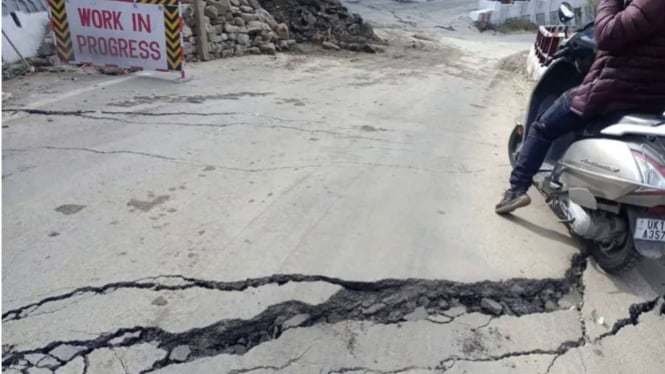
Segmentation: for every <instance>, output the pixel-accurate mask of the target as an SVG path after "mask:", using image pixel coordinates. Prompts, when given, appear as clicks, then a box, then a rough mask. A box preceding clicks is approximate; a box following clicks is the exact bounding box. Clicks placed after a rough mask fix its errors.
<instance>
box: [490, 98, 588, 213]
mask: <svg viewBox="0 0 665 374" xmlns="http://www.w3.org/2000/svg"><path fill="white" fill-rule="evenodd" d="M571 103H572V95H571V91H568V92H566V93H564V94H563V95H561V96H560V97H559V98H558V99H557V100H556V101H555V102H554V104H552V106H550V107H549V108H548V109H547V110H546V111H545V113H543V115H542V116H541V117H540V118H539V119H538V120H537V121H536V122H534V124H533V126H531V129H530V130H529V133H528V134H527V137H526V139H525V141H524V144H523V145H522V149H521V151H520V154H519V157H518V159H517V163H516V164H515V167H514V168H513V172H512V173H511V175H510V189H509V190H508V191H506V193H505V194H504V197H503V199H502V200H501V202H499V204H497V206H496V212H497V213H510V212H512V211H513V210H515V209H517V208H521V207H523V206H526V205H529V204H530V203H531V199H530V198H529V196H528V195H527V194H526V192H527V190H528V189H529V187H530V186H531V183H532V179H533V176H534V175H535V174H536V173H537V172H538V170H540V167H541V165H542V164H543V161H544V160H545V157H546V156H547V152H548V151H549V149H550V146H551V145H552V142H553V141H554V140H556V139H557V138H558V137H560V136H562V135H565V134H567V133H569V132H571V131H574V130H575V129H578V128H580V127H581V126H583V125H584V122H585V121H584V119H583V118H582V117H580V116H579V115H577V114H575V113H573V112H572V111H571V110H570V108H571Z"/></svg>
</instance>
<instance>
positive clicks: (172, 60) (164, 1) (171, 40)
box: [47, 0, 185, 76]
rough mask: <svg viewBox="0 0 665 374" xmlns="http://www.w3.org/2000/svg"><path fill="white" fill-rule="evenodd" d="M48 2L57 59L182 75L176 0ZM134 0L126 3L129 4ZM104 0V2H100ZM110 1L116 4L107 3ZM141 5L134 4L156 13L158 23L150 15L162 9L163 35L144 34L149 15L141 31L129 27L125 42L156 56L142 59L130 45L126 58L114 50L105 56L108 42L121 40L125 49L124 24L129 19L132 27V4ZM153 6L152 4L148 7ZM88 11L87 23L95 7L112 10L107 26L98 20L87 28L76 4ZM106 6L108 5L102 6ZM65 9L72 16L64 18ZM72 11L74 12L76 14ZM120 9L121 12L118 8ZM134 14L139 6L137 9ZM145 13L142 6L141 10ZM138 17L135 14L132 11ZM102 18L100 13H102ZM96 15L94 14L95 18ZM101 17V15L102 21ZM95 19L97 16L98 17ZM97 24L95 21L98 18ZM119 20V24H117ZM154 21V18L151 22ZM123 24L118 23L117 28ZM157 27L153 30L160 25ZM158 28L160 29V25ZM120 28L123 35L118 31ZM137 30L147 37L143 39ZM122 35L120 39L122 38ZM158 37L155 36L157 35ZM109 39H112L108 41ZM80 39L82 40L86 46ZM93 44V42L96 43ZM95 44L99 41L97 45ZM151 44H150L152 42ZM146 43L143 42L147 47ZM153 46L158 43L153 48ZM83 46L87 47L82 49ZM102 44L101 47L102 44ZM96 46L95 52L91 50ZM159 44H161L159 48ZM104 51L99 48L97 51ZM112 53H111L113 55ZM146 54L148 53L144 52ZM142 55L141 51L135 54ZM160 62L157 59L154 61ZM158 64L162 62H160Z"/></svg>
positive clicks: (111, 47) (182, 55)
mask: <svg viewBox="0 0 665 374" xmlns="http://www.w3.org/2000/svg"><path fill="white" fill-rule="evenodd" d="M47 1H48V4H49V7H50V19H51V29H52V31H53V35H54V39H55V44H56V49H57V54H58V57H59V59H60V60H61V61H62V62H65V63H67V62H71V63H76V64H94V65H110V66H123V67H130V68H139V69H143V68H147V69H151V70H158V71H179V72H181V73H182V74H183V76H184V65H185V52H184V48H183V40H182V30H183V20H182V15H181V12H182V8H181V4H180V2H179V1H178V0H47ZM120 3H129V4H128V5H129V6H130V7H133V8H132V10H129V11H127V10H126V7H124V6H120ZM132 3H133V4H134V5H131V4H132ZM104 4H106V5H104ZM112 4H116V5H112ZM136 4H141V5H139V7H149V8H150V9H151V10H150V12H149V13H150V14H152V16H153V21H154V17H158V18H160V19H159V20H158V22H159V23H161V22H162V20H161V18H162V17H161V16H155V14H158V15H160V14H163V24H164V36H163V39H162V37H161V36H159V32H158V33H157V34H155V33H154V31H153V33H152V34H150V35H148V34H145V32H148V33H150V30H155V28H154V27H150V26H149V25H150V19H149V18H147V19H146V18H143V20H144V21H145V20H147V25H148V27H147V30H146V29H140V28H139V29H138V30H137V29H136V28H134V29H133V31H134V33H132V34H131V36H129V38H130V39H132V40H131V43H134V44H133V45H134V46H136V45H138V46H139V48H140V50H139V51H140V53H145V54H146V56H148V55H149V54H150V53H156V54H157V56H162V57H161V58H160V57H154V61H153V63H152V64H145V63H144V62H143V60H140V59H138V55H136V54H135V51H136V50H137V49H136V48H135V47H131V48H133V49H132V50H131V58H129V57H130V56H128V55H127V54H126V57H127V59H124V60H123V59H120V58H119V57H118V56H119V54H118V53H115V54H112V56H109V53H110V52H109V51H111V50H113V51H117V48H118V47H117V45H115V44H114V45H112V44H113V43H116V42H118V41H120V42H121V43H124V47H125V49H124V50H129V49H127V48H129V47H127V46H128V45H130V44H128V43H129V42H127V41H126V40H127V39H126V38H128V36H126V35H127V32H129V31H131V30H128V28H131V27H132V26H128V25H129V24H131V25H133V26H134V27H135V26H136V25H135V24H133V23H132V22H133V21H134V15H135V14H137V13H136V12H137V11H136V9H137V5H136ZM153 6H154V7H155V8H152V7H153ZM82 8H83V9H84V10H88V11H89V12H88V14H90V12H92V13H93V14H92V17H93V18H92V22H93V23H94V21H95V18H94V16H95V14H94V13H95V12H100V11H101V12H106V15H109V14H114V15H115V16H114V18H113V21H110V20H108V22H109V23H108V25H107V24H106V23H104V25H103V26H100V25H96V26H95V28H96V30H92V28H91V27H90V22H91V21H90V19H91V18H89V17H88V18H87V19H86V21H87V24H85V23H84V18H85V17H83V16H82V15H81V14H82V12H81V9H82ZM104 9H109V10H104ZM68 10H69V12H70V13H71V14H70V15H69V17H78V18H70V19H68V14H67V12H68ZM77 11H78V13H77ZM121 12H122V17H121V15H120V13H121ZM138 12H139V13H140V12H141V11H140V10H138ZM143 12H144V13H145V12H146V10H145V9H144V10H143ZM138 15H139V16H140V14H138ZM104 17H106V16H104ZM100 19H101V18H100V17H99V16H98V17H97V20H100ZM103 21H104V22H107V19H106V18H105V19H104V20H103ZM100 22H101V21H100ZM98 23H99V22H98ZM123 25H124V26H123ZM152 25H154V22H153V23H152ZM123 27H124V28H123ZM160 29H161V27H160V28H158V29H157V30H160ZM160 31H161V30H160ZM123 32H124V33H125V34H123ZM141 35H145V36H146V37H148V36H149V37H148V38H147V39H145V38H144V37H142V36H141ZM123 38H124V40H121V39H123ZM160 39H161V40H160ZM112 42H113V43H112ZM86 43H88V44H87V45H86ZM94 43H97V45H96V47H95V45H94ZM100 43H101V44H100ZM153 44H154V47H153ZM147 46H149V47H147ZM158 46H159V47H158ZM84 47H87V49H85V48H84ZM102 47H103V48H102ZM93 48H98V49H99V53H100V54H97V52H98V51H97V49H95V50H94V52H93ZM120 48H121V49H122V47H120ZM162 48H164V49H162ZM102 49H103V50H104V51H103V52H102V51H101V50H102ZM113 56H115V57H113ZM150 56H153V55H152V54H150ZM141 57H143V56H141ZM160 61H161V62H160ZM142 64H143V65H144V66H131V65H142ZM162 64H163V66H162Z"/></svg>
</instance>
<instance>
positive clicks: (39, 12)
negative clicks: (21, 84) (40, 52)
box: [2, 0, 48, 63]
mask: <svg viewBox="0 0 665 374" xmlns="http://www.w3.org/2000/svg"><path fill="white" fill-rule="evenodd" d="M47 24H48V5H47V4H46V1H45V0H2V31H3V33H4V34H6V35H7V36H6V37H5V35H3V36H2V61H3V62H8V63H11V62H16V61H19V60H20V58H19V56H18V54H17V53H16V51H15V50H14V48H13V47H12V46H11V44H9V41H8V40H7V38H9V39H10V40H11V41H12V42H13V43H14V46H15V47H16V48H17V49H18V50H19V52H20V53H21V54H22V55H23V57H26V58H27V57H34V56H36V55H37V49H38V48H39V45H40V44H41V42H42V40H43V39H44V28H45V27H46V25H47Z"/></svg>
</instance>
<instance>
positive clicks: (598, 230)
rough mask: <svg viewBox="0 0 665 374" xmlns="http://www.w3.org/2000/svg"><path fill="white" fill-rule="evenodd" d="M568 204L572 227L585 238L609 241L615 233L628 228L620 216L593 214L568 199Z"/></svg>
mask: <svg viewBox="0 0 665 374" xmlns="http://www.w3.org/2000/svg"><path fill="white" fill-rule="evenodd" d="M566 205H567V207H566V212H567V215H568V218H569V219H570V223H569V225H570V228H571V229H572V230H573V231H574V232H575V233H576V234H577V235H579V236H581V237H583V238H585V239H589V240H594V241H599V242H608V241H610V240H612V238H613V237H614V236H615V233H617V232H622V231H625V230H626V223H625V222H624V220H622V219H621V218H619V217H616V216H607V215H603V214H594V215H591V214H589V213H588V212H587V211H586V210H585V209H584V208H582V207H581V206H579V205H577V204H575V203H574V202H572V201H568V202H567V204H566Z"/></svg>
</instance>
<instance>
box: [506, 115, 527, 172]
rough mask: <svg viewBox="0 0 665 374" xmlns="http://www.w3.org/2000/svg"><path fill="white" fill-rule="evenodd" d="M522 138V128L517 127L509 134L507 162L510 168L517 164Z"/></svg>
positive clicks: (520, 126)
mask: <svg viewBox="0 0 665 374" xmlns="http://www.w3.org/2000/svg"><path fill="white" fill-rule="evenodd" d="M523 138H524V126H522V125H517V126H515V128H514V129H513V132H511V133H510V137H509V138H508V160H509V161H510V166H512V167H515V164H516V163H517V158H518V157H519V155H520V148H521V146H522V139H523Z"/></svg>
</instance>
